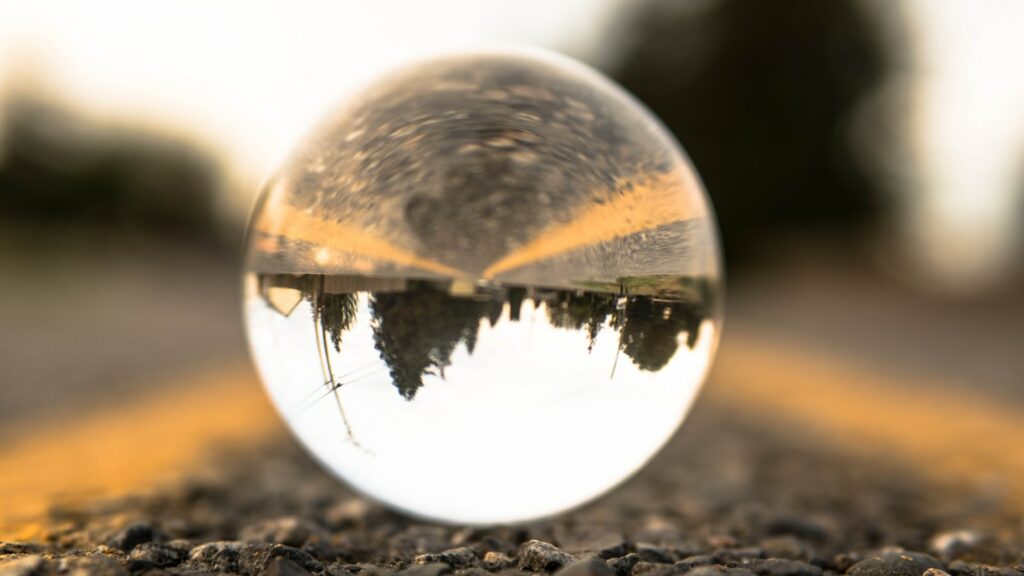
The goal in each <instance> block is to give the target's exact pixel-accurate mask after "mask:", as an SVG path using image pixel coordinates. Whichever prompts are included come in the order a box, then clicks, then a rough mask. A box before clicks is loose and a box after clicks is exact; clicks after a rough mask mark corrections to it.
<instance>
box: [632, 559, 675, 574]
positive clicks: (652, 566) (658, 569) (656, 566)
mask: <svg viewBox="0 0 1024 576" xmlns="http://www.w3.org/2000/svg"><path fill="white" fill-rule="evenodd" d="M679 573H680V570H679V567H678V566H676V565H675V564H665V563H663V562H644V561H643V560H641V561H640V562H637V563H636V565H635V566H633V571H632V572H631V573H630V574H631V575H632V576H672V575H674V574H679Z"/></svg>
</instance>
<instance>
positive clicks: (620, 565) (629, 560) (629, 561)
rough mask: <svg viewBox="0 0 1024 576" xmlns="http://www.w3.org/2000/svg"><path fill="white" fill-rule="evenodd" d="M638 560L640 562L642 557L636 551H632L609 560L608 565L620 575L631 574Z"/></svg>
mask: <svg viewBox="0 0 1024 576" xmlns="http://www.w3.org/2000/svg"><path fill="white" fill-rule="evenodd" d="M638 562H640V557H639V556H637V555H636V552H630V553H629V554H626V555H625V556H620V557H618V558H613V559H611V560H609V561H608V567H609V568H611V569H612V570H614V571H615V574H617V575H618V576H629V574H631V573H632V572H633V567H634V566H636V565H637V563H638Z"/></svg>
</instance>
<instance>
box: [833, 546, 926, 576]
mask: <svg viewBox="0 0 1024 576" xmlns="http://www.w3.org/2000/svg"><path fill="white" fill-rule="evenodd" d="M929 568H938V569H940V570H941V569H942V563H941V562H939V561H938V560H936V559H935V558H933V557H931V556H929V555H927V554H921V553H917V552H886V553H883V554H879V555H877V556H872V557H870V558H867V559H866V560H861V561H860V562H857V563H856V564H854V565H853V566H852V567H850V569H849V570H848V571H847V572H846V573H847V575H848V576H922V574H924V572H925V571H926V570H928V569H929Z"/></svg>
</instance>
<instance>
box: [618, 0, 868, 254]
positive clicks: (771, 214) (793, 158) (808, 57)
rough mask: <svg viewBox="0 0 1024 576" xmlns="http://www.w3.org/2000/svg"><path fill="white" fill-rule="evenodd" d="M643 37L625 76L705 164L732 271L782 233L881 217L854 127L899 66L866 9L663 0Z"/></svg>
mask: <svg viewBox="0 0 1024 576" xmlns="http://www.w3.org/2000/svg"><path fill="white" fill-rule="evenodd" d="M632 28H633V30H632V32H633V39H634V42H632V44H631V47H630V48H628V49H627V50H626V51H625V54H624V56H623V58H622V60H621V64H620V65H619V66H618V67H617V73H614V76H615V77H616V78H617V79H618V80H619V82H621V83H622V84H623V85H624V86H625V87H626V88H627V89H629V90H630V91H631V92H633V93H634V94H636V96H637V97H638V98H640V100H642V101H643V102H645V103H646V104H647V105H648V106H649V107H650V108H651V109H652V110H653V111H654V112H655V113H656V114H657V115H658V116H659V117H661V119H662V120H663V121H664V122H665V124H666V125H667V126H668V127H669V129H671V130H672V131H673V132H674V133H675V134H676V136H677V137H678V138H679V140H680V141H681V142H682V144H683V146H684V147H685V148H686V150H687V152H688V153H689V155H690V156H691V158H692V159H693V161H694V164H695V165H696V166H697V168H698V170H699V171H700V173H701V176H702V178H703V179H704V181H705V183H706V184H707V188H708V192H709V194H710V195H711V197H712V200H713V202H714V204H715V208H716V210H717V212H718V216H719V219H720V223H721V228H722V235H723V240H724V243H725V249H726V251H727V253H728V255H729V261H730V262H731V263H735V260H737V256H738V257H739V259H745V258H746V257H749V256H750V255H751V253H752V252H753V251H754V250H755V249H756V248H758V247H762V246H764V240H765V239H766V238H768V237H771V236H776V237H777V236H779V235H781V234H788V233H789V232H791V231H807V230H809V229H815V228H816V229H819V230H829V231H835V230H836V229H837V227H838V228H840V229H842V228H843V227H844V226H847V225H850V224H857V223H861V222H863V221H864V220H865V219H866V218H868V217H870V216H871V215H873V213H874V211H875V209H876V203H877V199H878V197H879V196H878V194H876V192H875V190H873V189H872V187H871V186H870V184H869V181H868V179H867V178H866V176H865V174H863V173H862V172H861V171H859V170H858V168H857V165H856V163H855V161H854V157H853V152H852V150H851V147H850V145H849V143H848V140H849V139H848V138H847V131H846V126H847V121H848V119H849V114H850V112H851V110H852V108H853V107H854V105H855V104H856V103H857V102H858V100H859V99H860V98H861V97H862V96H864V95H865V94H866V93H867V92H868V91H869V90H871V89H872V88H873V87H874V86H875V85H876V84H877V83H878V82H879V80H880V79H881V78H882V76H883V73H884V71H885V68H886V58H885V57H884V55H883V51H882V46H881V39H880V34H879V31H878V27H877V26H876V23H875V22H873V21H872V18H871V17H870V15H869V14H868V13H867V7H866V6H865V3H864V2H862V1H860V0H833V1H831V2H820V1H818V0H757V1H750V0H709V1H705V2H675V1H653V2H649V3H646V4H645V5H644V8H643V9H642V10H640V11H639V16H638V18H637V19H636V20H635V21H634V22H633V27H632ZM846 229H853V228H850V227H847V228H846Z"/></svg>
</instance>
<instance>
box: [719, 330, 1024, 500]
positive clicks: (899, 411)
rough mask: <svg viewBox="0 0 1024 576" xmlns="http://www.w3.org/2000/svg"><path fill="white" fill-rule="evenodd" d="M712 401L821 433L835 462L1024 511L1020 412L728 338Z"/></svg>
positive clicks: (925, 383)
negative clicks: (954, 486)
mask: <svg viewBox="0 0 1024 576" xmlns="http://www.w3.org/2000/svg"><path fill="white" fill-rule="evenodd" d="M725 338H726V340H725V341H726V342H727V343H728V344H727V345H724V346H723V347H722V349H721V354H720V356H719V358H718V359H717V360H716V361H715V369H714V381H713V384H712V385H711V386H710V387H709V388H708V397H709V398H708V399H709V401H710V402H711V403H714V404H722V405H733V406H739V409H740V410H742V411H744V412H748V413H749V412H754V413H760V415H761V416H763V417H767V418H769V419H772V420H774V421H775V422H776V423H777V424H778V425H780V426H786V427H789V428H791V429H793V430H801V431H806V433H809V434H817V435H821V436H823V437H824V438H826V439H828V440H829V441H830V442H832V443H833V444H834V445H836V446H837V447H838V449H839V450H840V452H841V453H843V454H851V455H852V454H857V455H859V456H864V457H868V458H875V459H878V460H879V461H886V462H893V461H895V462H896V463H897V464H903V465H905V466H907V467H910V468H912V469H913V473H914V474H919V475H923V476H925V477H926V479H927V478H928V477H929V476H930V477H931V478H932V479H933V480H938V481H944V482H956V483H969V484H973V485H979V484H981V483H985V484H986V485H992V483H995V485H998V486H999V487H1000V488H1002V489H1003V490H1004V491H1005V496H1006V498H1007V500H1008V501H1009V502H1011V503H1012V505H1013V506H1014V507H1016V508H1017V510H1018V511H1024V406H1022V405H1020V404H1014V403H1012V402H1010V403H1006V402H1000V401H999V399H998V398H996V397H993V396H992V395H986V394H985V393H984V392H983V391H979V392H978V393H976V394H972V393H969V392H967V390H969V389H970V387H969V386H967V385H965V383H963V382H956V383H951V382H943V381H941V380H937V379H936V378H935V377H933V376H928V377H924V376H917V375H913V374H895V373H893V372H892V371H883V370H881V369H879V368H872V367H869V366H865V365H863V364H862V363H859V362H856V361H854V360H852V359H850V358H842V357H837V356H830V355H828V354H821V353H814V352H812V351H809V350H807V349H805V348H802V347H801V348H798V347H796V346H794V345H786V344H780V343H778V341H777V339H774V338H771V337H770V335H768V334H752V333H747V334H743V333H732V332H729V333H727V335H726V336H725Z"/></svg>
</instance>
